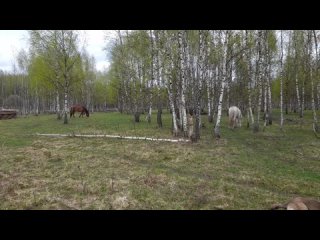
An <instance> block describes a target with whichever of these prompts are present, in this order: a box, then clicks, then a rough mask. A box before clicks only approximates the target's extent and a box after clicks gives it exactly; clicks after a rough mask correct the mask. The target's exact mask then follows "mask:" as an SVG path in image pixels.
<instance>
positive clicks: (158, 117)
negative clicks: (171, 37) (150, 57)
mask: <svg viewBox="0 0 320 240" xmlns="http://www.w3.org/2000/svg"><path fill="white" fill-rule="evenodd" d="M154 36H155V51H156V59H155V60H156V62H155V63H156V64H155V67H156V76H157V100H158V104H157V109H158V112H157V124H158V127H159V128H162V103H161V79H160V62H159V61H160V60H159V49H160V46H159V45H160V44H159V34H158V31H157V30H155V31H154ZM161 76H163V74H161Z"/></svg>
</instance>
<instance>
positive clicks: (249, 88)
mask: <svg viewBox="0 0 320 240" xmlns="http://www.w3.org/2000/svg"><path fill="white" fill-rule="evenodd" d="M248 37H249V36H248V31H247V30H246V37H245V38H246V48H247V53H246V58H247V64H248V85H247V91H248V110H247V112H248V122H247V127H250V123H249V119H251V125H252V126H253V124H254V117H253V113H252V101H251V81H252V64H251V48H250V46H249V40H248Z"/></svg>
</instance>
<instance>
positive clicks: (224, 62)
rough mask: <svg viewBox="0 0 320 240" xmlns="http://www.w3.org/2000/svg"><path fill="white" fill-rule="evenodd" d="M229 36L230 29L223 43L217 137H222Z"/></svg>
mask: <svg viewBox="0 0 320 240" xmlns="http://www.w3.org/2000/svg"><path fill="white" fill-rule="evenodd" d="M221 35H222V34H221V32H220V39H221ZM228 38H229V31H226V32H225V40H224V43H223V45H222V48H223V52H222V56H221V57H222V63H221V65H222V66H221V87H220V96H219V103H218V114H217V121H216V126H215V128H214V136H215V138H216V139H218V138H220V136H221V134H220V122H221V115H222V102H223V94H224V88H225V78H226V73H225V71H226V69H227V63H228V59H227V52H228V51H227V48H228V40H229V39H228Z"/></svg>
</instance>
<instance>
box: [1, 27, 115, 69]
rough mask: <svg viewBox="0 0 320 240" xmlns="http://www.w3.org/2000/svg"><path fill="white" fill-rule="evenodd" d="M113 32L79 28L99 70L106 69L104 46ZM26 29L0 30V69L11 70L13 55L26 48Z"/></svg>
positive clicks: (107, 62)
mask: <svg viewBox="0 0 320 240" xmlns="http://www.w3.org/2000/svg"><path fill="white" fill-rule="evenodd" d="M114 34H115V32H114V31H109V30H81V31H80V36H82V39H86V40H85V42H86V49H87V51H88V53H89V54H90V55H92V56H94V57H95V60H96V68H97V70H99V71H103V70H105V69H107V67H108V66H109V64H110V63H109V61H108V59H107V52H106V51H105V50H103V48H104V47H106V45H107V44H108V42H110V41H111V39H112V38H113V36H114ZM83 36H85V37H83ZM27 39H28V32H27V30H0V70H3V71H12V70H13V67H12V66H13V64H14V62H15V57H16V56H17V54H18V52H19V51H20V50H21V49H25V50H28V42H27Z"/></svg>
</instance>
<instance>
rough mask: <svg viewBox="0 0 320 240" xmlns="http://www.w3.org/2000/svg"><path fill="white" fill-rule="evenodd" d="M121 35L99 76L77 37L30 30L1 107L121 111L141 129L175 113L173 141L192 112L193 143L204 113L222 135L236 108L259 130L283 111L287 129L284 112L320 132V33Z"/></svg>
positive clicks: (3, 87) (0, 79)
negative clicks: (227, 115)
mask: <svg viewBox="0 0 320 240" xmlns="http://www.w3.org/2000/svg"><path fill="white" fill-rule="evenodd" d="M116 33H117V34H116V37H115V39H114V41H113V44H112V47H111V49H107V48H106V51H108V50H110V51H111V53H110V54H111V65H110V68H109V69H108V71H106V72H97V71H96V69H95V60H94V58H93V57H92V56H90V55H89V54H88V53H87V51H86V49H85V47H83V46H81V43H80V41H79V34H78V32H77V31H73V30H69V31H67V30H45V31H44V30H37V31H29V49H28V50H25V49H24V50H21V51H20V52H19V54H18V56H17V59H16V63H15V67H14V71H13V72H12V73H8V72H4V71H1V70H0V91H1V95H0V106H1V107H3V108H15V109H18V110H19V113H20V114H22V115H27V114H36V115H37V114H40V113H49V112H50V113H56V114H57V118H58V119H63V121H64V123H68V117H67V116H68V111H69V107H70V105H71V104H73V103H82V104H84V105H86V106H87V107H88V109H89V110H90V111H91V112H96V111H106V110H107V109H109V108H117V109H118V110H119V111H120V112H121V113H127V114H132V116H133V119H134V121H136V122H139V121H140V117H141V116H140V115H141V114H143V113H145V114H146V115H147V117H146V120H147V121H149V122H150V121H156V122H157V125H158V127H160V128H161V127H162V111H163V109H168V110H170V112H171V114H172V132H173V135H174V136H187V132H188V128H189V127H190V126H188V114H191V115H193V117H194V136H195V137H194V140H195V141H197V140H198V139H200V135H201V126H202V123H201V118H200V115H201V114H207V117H208V122H209V123H213V127H212V128H213V132H214V135H215V136H216V137H219V136H220V122H221V115H222V113H223V112H224V111H226V110H227V109H228V108H229V107H230V106H233V105H236V106H238V107H239V108H240V109H241V111H242V114H243V117H244V118H245V119H246V120H245V121H246V126H247V127H251V128H252V129H253V131H255V132H257V131H261V127H262V126H264V127H265V126H267V125H268V124H272V111H273V109H275V108H277V109H280V113H281V114H280V116H281V117H280V128H282V127H283V122H284V120H283V119H284V115H285V114H288V113H289V112H295V113H298V114H299V116H300V118H301V119H303V117H304V111H305V110H312V114H313V125H312V126H310V129H313V131H314V132H316V133H318V132H319V128H318V119H317V112H316V111H317V110H318V109H319V107H320V80H319V59H320V55H319V54H320V53H319V46H318V41H319V36H320V35H319V31H316V30H281V31H275V30H134V31H126V30H121V31H120V30H119V31H116ZM106 45H107V43H106ZM226 112H227V111H226ZM153 114H154V115H153ZM62 116H64V117H62Z"/></svg>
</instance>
